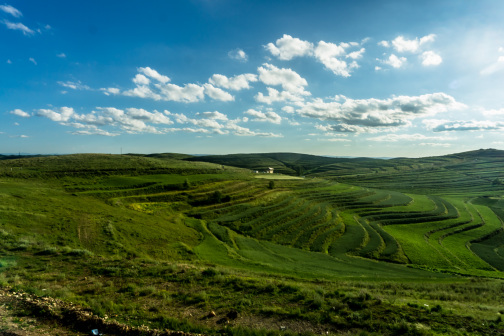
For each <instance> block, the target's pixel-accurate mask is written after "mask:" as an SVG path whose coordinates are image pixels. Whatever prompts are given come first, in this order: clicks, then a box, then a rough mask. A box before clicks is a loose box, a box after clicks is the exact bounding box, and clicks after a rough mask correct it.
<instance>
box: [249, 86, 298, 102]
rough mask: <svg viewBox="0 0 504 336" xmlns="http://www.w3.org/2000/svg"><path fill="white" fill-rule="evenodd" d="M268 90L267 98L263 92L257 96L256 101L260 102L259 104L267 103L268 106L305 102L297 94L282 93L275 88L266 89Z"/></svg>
mask: <svg viewBox="0 0 504 336" xmlns="http://www.w3.org/2000/svg"><path fill="white" fill-rule="evenodd" d="M266 90H268V95H267V96H265V95H264V94H263V93H262V92H259V93H257V95H256V96H255V100H256V101H258V102H259V103H265V104H268V105H271V104H273V103H277V102H291V103H300V102H302V101H304V98H303V97H301V96H299V95H296V94H292V93H291V92H289V91H281V92H280V91H278V90H276V89H274V88H270V87H268V88H266Z"/></svg>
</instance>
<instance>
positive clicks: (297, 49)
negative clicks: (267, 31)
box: [265, 34, 313, 61]
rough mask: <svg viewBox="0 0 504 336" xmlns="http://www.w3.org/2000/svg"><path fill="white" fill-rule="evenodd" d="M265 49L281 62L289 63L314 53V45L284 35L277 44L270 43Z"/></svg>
mask: <svg viewBox="0 0 504 336" xmlns="http://www.w3.org/2000/svg"><path fill="white" fill-rule="evenodd" d="M265 48H266V49H267V50H268V51H269V52H270V53H271V54H272V55H273V56H276V57H278V59H280V60H284V61H289V60H291V59H293V58H294V57H299V56H309V55H311V54H312V53H313V44H312V43H310V42H308V41H302V40H300V39H298V38H293V37H292V36H290V35H287V34H284V35H283V36H282V37H281V38H279V39H278V40H276V43H275V44H273V43H268V44H267V45H266V46H265Z"/></svg>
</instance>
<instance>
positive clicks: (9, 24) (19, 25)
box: [2, 20, 35, 35]
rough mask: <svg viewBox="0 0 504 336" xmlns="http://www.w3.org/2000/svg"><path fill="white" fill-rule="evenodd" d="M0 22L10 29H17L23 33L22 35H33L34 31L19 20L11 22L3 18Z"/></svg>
mask: <svg viewBox="0 0 504 336" xmlns="http://www.w3.org/2000/svg"><path fill="white" fill-rule="evenodd" d="M2 23H3V24H4V25H5V26H6V27H7V28H8V29H11V30H19V31H21V32H22V33H23V35H33V34H35V32H34V31H33V30H31V29H30V28H28V27H27V26H25V25H24V24H22V23H21V22H17V23H13V22H10V21H8V20H3V21H2Z"/></svg>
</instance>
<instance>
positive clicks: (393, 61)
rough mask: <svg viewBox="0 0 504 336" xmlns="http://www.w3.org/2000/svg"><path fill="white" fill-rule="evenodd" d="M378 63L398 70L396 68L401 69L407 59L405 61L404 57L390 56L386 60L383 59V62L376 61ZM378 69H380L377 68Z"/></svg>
mask: <svg viewBox="0 0 504 336" xmlns="http://www.w3.org/2000/svg"><path fill="white" fill-rule="evenodd" d="M378 61H380V62H381V63H383V64H387V65H390V66H391V67H393V68H396V69H398V68H400V67H402V66H403V65H404V63H406V61H407V59H406V57H397V56H396V55H394V54H392V55H390V56H389V58H388V59H385V60H380V59H378ZM378 68H380V67H378ZM380 69H381V68H380ZM380 69H376V68H375V70H380Z"/></svg>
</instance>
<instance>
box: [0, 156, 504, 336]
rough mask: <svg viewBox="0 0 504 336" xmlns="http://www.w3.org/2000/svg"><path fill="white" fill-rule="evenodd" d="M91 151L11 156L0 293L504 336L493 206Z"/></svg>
mask: <svg viewBox="0 0 504 336" xmlns="http://www.w3.org/2000/svg"><path fill="white" fill-rule="evenodd" d="M86 157H87V156H84V157H82V156H69V157H67V158H65V157H58V158H47V159H46V160H44V159H43V158H36V159H35V160H36V161H29V160H28V161H23V160H14V161H12V162H0V163H1V164H0V166H1V167H0V168H2V169H3V170H2V171H0V175H2V177H1V178H0V200H1V202H0V286H2V287H4V288H10V289H12V290H14V291H19V290H23V291H26V292H28V293H33V294H36V295H39V296H52V297H58V298H61V299H63V300H66V301H69V302H73V303H76V304H79V305H82V306H84V307H88V308H89V309H90V310H92V311H93V312H94V313H95V314H97V315H99V316H102V317H104V318H105V317H106V318H114V319H117V320H119V321H121V322H123V323H127V324H131V325H142V324H147V325H149V326H150V327H152V328H160V329H164V328H170V329H177V330H184V331H192V332H202V333H205V334H222V333H225V334H229V335H240V334H242V335H256V334H266V333H270V334H272V335H274V334H283V333H284V331H283V329H286V330H289V331H290V332H292V333H306V334H312V333H315V334H320V333H325V332H330V333H333V334H359V333H361V334H362V335H368V334H378V335H403V334H410V335H443V334H450V335H451V334H454V335H457V334H459V335H465V334H475V335H478V334H479V335H491V334H499V333H502V332H503V325H502V321H501V314H504V311H503V310H502V306H501V302H502V299H503V293H504V285H503V282H502V281H501V280H497V279H491V278H499V277H502V272H499V271H497V270H496V269H495V268H494V269H492V266H490V264H489V263H488V262H487V261H485V260H489V259H491V258H492V256H491V253H490V252H491V251H493V252H494V253H495V254H496V255H497V254H498V253H500V250H499V249H498V248H499V247H500V246H501V245H502V243H501V242H499V241H498V239H493V237H497V238H498V237H500V235H499V234H500V231H499V230H500V228H501V222H500V220H499V218H498V217H497V216H496V215H495V214H496V213H498V211H497V212H493V211H490V208H489V206H494V207H495V206H496V204H497V203H498V199H495V200H494V199H492V200H489V199H486V198H478V199H477V201H478V202H475V203H474V205H473V204H472V203H467V200H466V199H463V198H441V197H431V196H423V195H416V194H402V193H400V192H395V191H394V192H389V191H386V190H378V191H377V190H374V189H368V188H364V187H356V186H351V185H345V184H334V183H330V182H327V181H324V180H318V179H306V180H290V179H275V180H274V183H270V182H272V181H273V180H270V181H263V180H261V179H256V178H254V175H252V174H249V173H247V172H243V171H241V170H239V169H234V168H229V167H223V166H220V165H214V164H210V163H204V164H198V163H196V162H178V161H179V160H174V159H173V158H171V157H169V158H165V159H163V160H160V159H155V158H142V157H136V156H135V157H131V158H128V157H124V156H121V157H120V158H119V161H117V162H116V163H118V164H119V166H114V158H113V157H111V156H91V157H90V160H89V161H86V162H80V161H82V160H83V158H86ZM128 160H129V161H128ZM171 160H174V161H175V162H171ZM7 161H8V160H7ZM9 165H11V166H15V167H18V168H19V169H17V170H16V169H8V168H9ZM487 203H488V204H487ZM490 203H491V204H490ZM499 204H500V203H499ZM425 219H428V220H432V222H428V221H427V222H422V220H424V221H425ZM458 222H463V224H462V227H463V228H464V229H463V230H459V228H458V227H455V226H454V225H455V224H457V225H458ZM473 222H474V224H473ZM445 231H446V232H447V233H449V234H445V233H444V232H445ZM411 233H412V234H413V235H410V234H411ZM426 233H429V235H428V236H427V237H426ZM412 237H414V238H412ZM425 238H427V239H425ZM472 243H474V245H475V247H476V248H475V249H474V251H477V252H479V253H481V254H484V255H485V257H486V258H487V259H480V258H478V256H477V255H475V254H474V253H473V250H471V249H470V247H471V244H472ZM435 244H437V246H435ZM403 248H404V249H403ZM431 248H432V250H431ZM433 251H436V253H438V255H439V256H443V258H444V259H442V258H441V260H444V261H441V262H440V263H439V264H436V260H438V259H439V258H437V257H436V256H435V253H434V252H433ZM363 257H366V258H363ZM369 258H374V259H379V260H389V261H390V260H392V261H394V262H395V263H396V264H391V263H387V262H384V261H379V260H371V259H369ZM429 258H430V259H429ZM450 258H451V259H450ZM494 259H495V258H494ZM455 260H459V261H460V264H456V263H455ZM397 263H409V264H410V265H405V264H397ZM495 265H496V266H497V267H498V265H499V264H498V263H495ZM412 266H413V267H412ZM434 269H436V270H437V272H432V270H434ZM429 270H430V271H429ZM441 270H442V271H443V272H439V271H441ZM457 274H464V275H472V276H477V278H471V277H461V276H458V275H457ZM212 312H213V313H212ZM281 327H284V328H281ZM265 330H269V331H265Z"/></svg>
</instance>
